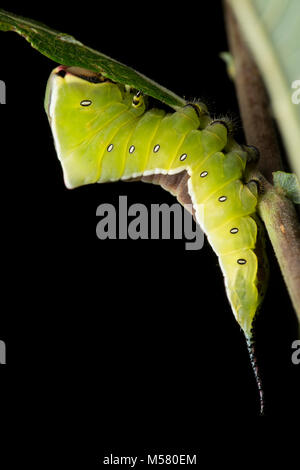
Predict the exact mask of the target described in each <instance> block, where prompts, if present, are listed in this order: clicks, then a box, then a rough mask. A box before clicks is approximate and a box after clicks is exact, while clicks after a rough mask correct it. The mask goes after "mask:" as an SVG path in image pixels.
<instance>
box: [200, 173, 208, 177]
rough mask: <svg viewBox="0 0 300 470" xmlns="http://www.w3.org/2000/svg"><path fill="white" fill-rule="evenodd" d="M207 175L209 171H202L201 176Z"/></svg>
mask: <svg viewBox="0 0 300 470" xmlns="http://www.w3.org/2000/svg"><path fill="white" fill-rule="evenodd" d="M207 175H208V172H207V171H202V173H200V176H201V178H205V176H207Z"/></svg>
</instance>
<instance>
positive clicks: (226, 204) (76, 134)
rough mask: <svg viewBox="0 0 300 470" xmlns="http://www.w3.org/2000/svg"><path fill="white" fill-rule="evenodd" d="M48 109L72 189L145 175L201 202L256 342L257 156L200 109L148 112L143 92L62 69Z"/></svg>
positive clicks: (201, 216) (202, 217)
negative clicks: (247, 180)
mask: <svg viewBox="0 0 300 470" xmlns="http://www.w3.org/2000/svg"><path fill="white" fill-rule="evenodd" d="M45 109H46V112H47V115H48V118H49V122H50V125H51V129H52V132H53V136H54V142H55V147H56V150H57V154H58V158H59V159H60V161H61V164H62V167H63V173H64V179H65V183H66V185H67V187H69V188H74V187H77V186H81V185H85V184H90V183H95V182H100V183H102V182H108V181H116V180H119V179H123V180H131V179H136V178H140V179H142V180H143V181H151V182H153V183H157V184H161V185H162V186H163V187H164V188H166V189H167V190H169V191H171V192H172V194H174V195H176V196H177V198H178V199H179V201H180V202H183V203H186V202H188V201H191V202H192V206H193V213H194V216H195V218H196V220H197V222H198V223H199V224H200V226H201V228H202V229H203V231H204V232H205V233H206V235H207V237H208V240H209V242H210V244H211V245H212V247H213V249H214V251H215V252H216V254H217V256H218V257H219V262H220V266H221V269H222V271H223V274H224V278H225V286H226V292H227V296H228V298H229V301H230V303H231V306H232V309H233V312H234V315H235V317H236V319H237V321H238V323H239V324H240V326H241V328H242V329H243V331H244V333H245V335H246V337H247V338H251V329H252V323H253V318H254V316H255V313H256V311H257V308H258V306H259V305H260V303H261V300H262V297H263V291H264V289H262V288H261V286H262V284H263V279H260V264H259V260H258V256H257V253H256V251H255V250H256V247H257V227H258V225H257V222H256V216H255V211H256V204H257V189H256V185H255V184H254V185H251V184H250V185H247V184H244V183H243V181H242V179H243V175H244V172H245V168H246V164H247V161H248V159H249V153H248V152H247V149H246V148H242V147H241V146H240V145H238V144H237V143H236V142H235V141H234V139H233V138H232V136H231V135H228V126H227V125H226V122H222V121H213V120H212V119H211V118H210V117H209V115H208V113H207V109H206V107H205V105H202V104H200V103H199V104H196V103H189V104H187V105H186V106H184V107H182V108H177V110H176V111H172V112H167V111H166V110H164V109H159V108H150V109H147V107H146V104H145V100H144V97H143V96H142V94H141V93H140V92H136V91H134V90H132V89H131V88H130V87H124V86H123V85H120V84H117V83H113V82H111V81H109V80H104V79H103V77H101V76H98V75H97V74H93V73H91V72H86V71H84V70H82V69H78V68H74V67H72V68H68V67H63V66H59V67H57V68H56V69H55V70H54V71H53V72H52V74H51V76H50V78H49V81H48V85H47V91H46V98H45ZM264 267H265V266H264ZM262 277H265V276H262ZM259 287H260V288H259Z"/></svg>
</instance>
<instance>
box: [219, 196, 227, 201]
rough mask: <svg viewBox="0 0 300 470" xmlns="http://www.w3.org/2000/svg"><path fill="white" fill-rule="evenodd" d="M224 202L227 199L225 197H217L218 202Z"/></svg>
mask: <svg viewBox="0 0 300 470" xmlns="http://www.w3.org/2000/svg"><path fill="white" fill-rule="evenodd" d="M226 200H227V197H226V196H221V197H219V201H220V202H224V201H226Z"/></svg>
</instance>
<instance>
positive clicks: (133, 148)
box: [129, 145, 135, 153]
mask: <svg viewBox="0 0 300 470" xmlns="http://www.w3.org/2000/svg"><path fill="white" fill-rule="evenodd" d="M134 151H135V146H134V145H131V146H130V147H129V153H133V152H134Z"/></svg>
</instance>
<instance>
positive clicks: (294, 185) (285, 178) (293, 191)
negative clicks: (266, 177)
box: [273, 171, 300, 204]
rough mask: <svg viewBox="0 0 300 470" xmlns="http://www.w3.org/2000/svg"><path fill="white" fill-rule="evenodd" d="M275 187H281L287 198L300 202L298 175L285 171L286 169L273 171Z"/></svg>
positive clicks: (296, 202)
mask: <svg viewBox="0 0 300 470" xmlns="http://www.w3.org/2000/svg"><path fill="white" fill-rule="evenodd" d="M273 181H274V186H275V188H277V189H279V190H280V192H282V193H283V194H284V195H285V196H286V197H287V198H289V199H291V200H292V201H293V202H294V203H295V204H300V186H299V181H298V178H297V176H296V175H294V174H293V173H285V172H284V171H275V172H274V173H273Z"/></svg>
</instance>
